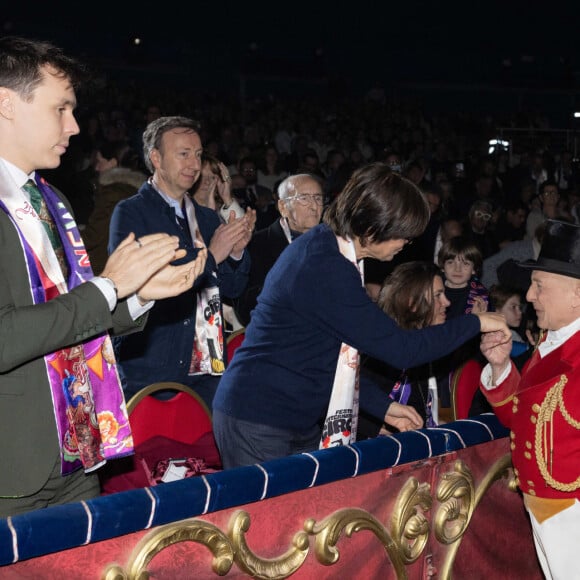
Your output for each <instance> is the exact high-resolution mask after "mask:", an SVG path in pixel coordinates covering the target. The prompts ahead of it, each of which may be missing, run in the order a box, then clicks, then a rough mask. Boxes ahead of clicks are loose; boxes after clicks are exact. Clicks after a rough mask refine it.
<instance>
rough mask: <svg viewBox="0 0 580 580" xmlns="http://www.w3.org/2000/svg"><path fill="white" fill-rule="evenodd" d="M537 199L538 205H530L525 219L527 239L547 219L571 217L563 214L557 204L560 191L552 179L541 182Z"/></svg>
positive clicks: (531, 236) (567, 218)
mask: <svg viewBox="0 0 580 580" xmlns="http://www.w3.org/2000/svg"><path fill="white" fill-rule="evenodd" d="M537 199H538V201H539V205H538V204H536V206H534V207H532V209H531V210H530V213H529V214H528V217H527V219H526V238H527V239H529V240H531V239H533V237H534V232H535V231H536V228H537V227H538V226H539V225H540V224H541V223H543V222H544V221H546V220H547V219H564V220H567V221H568V220H570V219H571V217H570V216H569V215H563V213H562V211H561V210H560V208H559V206H558V202H559V201H560V191H559V190H558V186H557V185H556V183H555V182H554V181H548V180H547V181H544V182H543V183H542V184H541V186H540V192H539V194H538V198H537Z"/></svg>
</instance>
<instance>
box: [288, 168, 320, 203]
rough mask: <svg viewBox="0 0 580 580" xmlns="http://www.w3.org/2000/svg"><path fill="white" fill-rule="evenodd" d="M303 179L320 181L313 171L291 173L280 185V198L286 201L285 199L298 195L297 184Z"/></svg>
mask: <svg viewBox="0 0 580 580" xmlns="http://www.w3.org/2000/svg"><path fill="white" fill-rule="evenodd" d="M303 179H312V180H314V181H316V182H318V183H320V178H318V177H316V175H312V174H311V173H296V174H295V175H289V176H288V177H286V179H284V180H282V181H281V182H280V184H279V185H278V199H280V200H281V201H284V200H285V199H288V198H289V197H292V196H293V195H296V193H297V192H298V190H297V186H296V184H297V182H299V181H301V180H303ZM321 185H322V184H321Z"/></svg>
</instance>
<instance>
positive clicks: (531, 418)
mask: <svg viewBox="0 0 580 580" xmlns="http://www.w3.org/2000/svg"><path fill="white" fill-rule="evenodd" d="M530 421H531V422H532V423H534V424H535V423H536V418H535V417H534V416H533V415H532V416H531V417H530Z"/></svg>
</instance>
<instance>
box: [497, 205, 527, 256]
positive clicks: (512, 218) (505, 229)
mask: <svg viewBox="0 0 580 580" xmlns="http://www.w3.org/2000/svg"><path fill="white" fill-rule="evenodd" d="M527 217H528V208H527V206H526V204H525V203H524V202H523V201H522V200H521V199H511V200H508V201H506V203H505V204H504V207H503V208H502V210H501V212H500V215H499V219H498V221H497V223H496V224H495V226H494V228H493V235H494V238H495V243H496V244H497V247H498V248H499V249H501V248H503V247H505V246H507V245H508V244H510V243H511V242H514V241H516V240H523V239H524V236H525V234H526V218H527Z"/></svg>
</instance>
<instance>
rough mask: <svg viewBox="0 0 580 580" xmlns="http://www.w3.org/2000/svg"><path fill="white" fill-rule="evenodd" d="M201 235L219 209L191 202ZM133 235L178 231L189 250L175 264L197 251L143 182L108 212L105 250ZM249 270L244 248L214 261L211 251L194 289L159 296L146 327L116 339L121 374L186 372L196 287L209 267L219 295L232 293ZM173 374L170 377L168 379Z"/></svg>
mask: <svg viewBox="0 0 580 580" xmlns="http://www.w3.org/2000/svg"><path fill="white" fill-rule="evenodd" d="M193 203H194V206H195V215H196V219H197V223H198V227H199V231H200V233H201V236H202V238H203V240H204V242H205V243H206V245H208V246H209V242H210V241H211V238H212V236H213V234H214V232H215V230H216V229H217V228H218V227H219V225H220V223H221V222H220V219H219V216H218V214H217V213H216V212H215V211H214V210H212V209H209V208H206V207H203V206H201V205H199V204H198V203H196V202H195V201H194V202H193ZM130 232H134V233H135V235H136V236H137V237H140V236H144V235H146V234H152V233H157V232H165V233H167V234H171V235H175V236H178V237H179V239H180V246H181V247H182V248H184V249H185V250H187V256H186V257H185V258H183V259H182V260H179V261H176V263H182V262H186V261H188V260H191V259H192V258H193V257H195V256H196V255H197V252H198V249H197V248H195V247H194V246H193V242H192V240H191V236H190V235H189V232H186V231H184V230H182V229H181V227H180V226H179V225H178V223H177V221H176V217H175V213H174V210H173V208H172V207H171V206H169V204H168V203H167V202H166V201H165V200H164V199H163V198H162V197H161V196H160V195H159V194H158V193H157V192H156V191H155V189H154V188H153V187H152V186H151V185H150V184H149V183H147V182H145V183H144V184H143V185H142V186H141V188H140V189H139V191H138V192H137V193H136V194H135V195H134V196H132V197H130V198H128V199H125V200H122V201H120V202H119V203H118V204H117V205H116V206H115V209H114V211H113V214H112V216H111V224H110V234H109V252H111V251H112V250H113V249H114V248H116V247H117V246H118V245H119V243H120V242H121V241H122V240H123V239H124V238H125V237H126V236H127V235H128V234H129V233H130ZM249 270H250V257H249V253H248V252H244V256H243V257H242V259H241V260H239V261H237V260H233V259H231V258H228V259H226V260H224V261H223V262H222V263H221V264H219V265H218V266H216V263H215V260H214V258H213V256H212V255H211V254H209V255H208V259H207V263H206V267H205V271H204V273H203V275H202V276H200V277H199V278H198V280H196V283H195V285H194V287H193V289H192V290H190V291H188V292H184V293H183V294H181V295H179V296H176V297H174V298H167V299H165V300H159V301H157V302H156V303H155V305H154V306H153V308H152V309H151V310H150V312H149V320H148V323H147V327H146V330H145V331H144V332H142V333H139V336H137V335H131V336H127V337H122V338H119V339H117V340H115V348H116V354H117V357H118V363H119V366H120V370H121V374H122V376H124V379H126V377H127V376H128V375H129V374H130V369H139V372H140V373H146V374H148V376H149V377H150V379H151V380H150V381H149V382H156V381H157V380H177V379H178V378H180V376H182V377H186V376H187V371H188V369H189V364H190V361H191V352H192V346H193V342H194V337H195V313H196V305H197V298H196V295H197V291H198V290H199V289H201V288H203V287H206V286H210V285H212V286H213V285H215V282H216V280H215V278H214V276H213V274H212V272H214V271H215V272H216V273H217V283H218V286H219V289H220V295H221V297H222V298H224V297H226V298H236V297H237V296H239V295H240V294H241V293H242V291H243V290H244V289H245V287H246V284H247V281H248V273H249ZM169 377H172V378H169Z"/></svg>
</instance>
